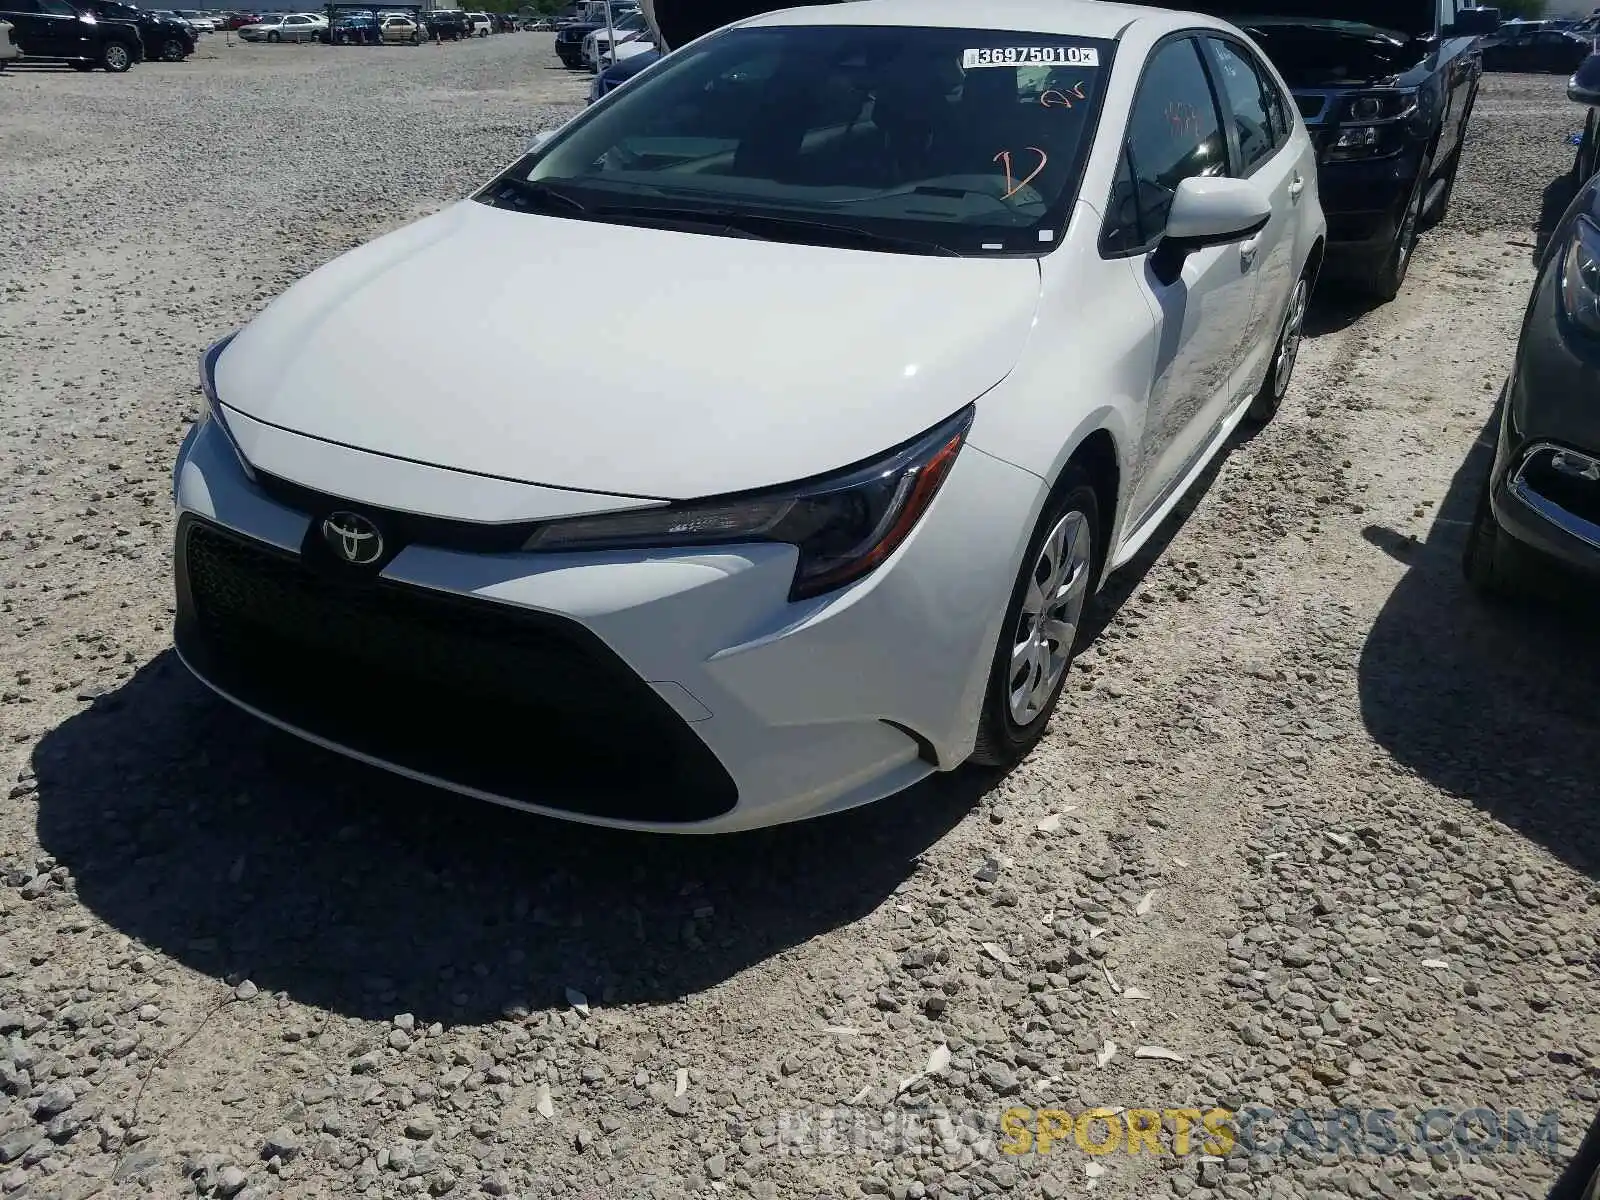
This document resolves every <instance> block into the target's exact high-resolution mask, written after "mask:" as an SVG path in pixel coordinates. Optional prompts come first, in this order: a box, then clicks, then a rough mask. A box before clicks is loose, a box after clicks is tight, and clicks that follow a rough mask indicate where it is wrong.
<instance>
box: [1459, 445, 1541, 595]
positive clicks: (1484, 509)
mask: <svg viewBox="0 0 1600 1200" xmlns="http://www.w3.org/2000/svg"><path fill="white" fill-rule="evenodd" d="M1492 479H1493V474H1492V473H1491V474H1488V475H1485V476H1484V479H1483V489H1482V490H1481V491H1480V492H1479V493H1478V507H1477V511H1476V512H1475V513H1474V514H1473V517H1472V528H1471V529H1469V530H1468V531H1467V544H1466V546H1465V547H1463V549H1462V551H1461V573H1462V575H1464V576H1465V577H1466V580H1467V582H1468V583H1469V584H1471V585H1472V588H1473V590H1474V591H1476V592H1477V593H1478V594H1479V595H1481V596H1484V597H1486V598H1491V599H1499V600H1509V599H1512V598H1514V597H1515V596H1517V595H1518V594H1520V593H1521V591H1522V579H1523V577H1524V574H1525V569H1526V567H1527V563H1528V554H1527V551H1525V550H1524V549H1523V547H1522V545H1521V543H1519V542H1518V541H1516V539H1515V538H1513V537H1511V536H1510V535H1509V534H1507V533H1506V532H1505V530H1503V529H1501V528H1500V523H1499V522H1498V521H1496V520H1495V519H1494V508H1493V506H1492V505H1491V504H1490V503H1489V488H1490V483H1491V480H1492Z"/></svg>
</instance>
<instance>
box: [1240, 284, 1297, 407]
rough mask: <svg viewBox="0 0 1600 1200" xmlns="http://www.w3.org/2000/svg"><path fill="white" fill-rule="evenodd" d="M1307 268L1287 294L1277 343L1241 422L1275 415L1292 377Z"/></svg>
mask: <svg viewBox="0 0 1600 1200" xmlns="http://www.w3.org/2000/svg"><path fill="white" fill-rule="evenodd" d="M1311 282H1312V280H1311V267H1310V266H1309V265H1307V267H1306V269H1305V270H1304V271H1302V272H1301V274H1300V278H1299V279H1298V280H1296V281H1295V285H1294V290H1293V291H1292V292H1290V293H1289V306H1288V307H1287V308H1286V309H1284V313H1283V324H1282V325H1280V326H1279V327H1278V341H1277V343H1276V344H1275V345H1274V346H1273V347H1272V362H1271V363H1270V364H1269V365H1268V367H1267V377H1266V378H1265V379H1263V380H1262V381H1261V390H1260V391H1259V392H1257V393H1256V397H1255V399H1254V400H1252V401H1250V407H1249V408H1248V409H1247V410H1245V420H1247V421H1249V422H1251V423H1253V424H1256V425H1265V424H1266V423H1267V422H1268V421H1270V420H1272V418H1273V417H1275V416H1277V415H1278V409H1279V408H1280V407H1282V405H1283V398H1284V397H1285V396H1287V395H1288V394H1289V383H1290V381H1291V380H1292V379H1293V377H1294V365H1295V363H1296V362H1297V361H1298V360H1299V357H1300V339H1301V337H1302V335H1303V333H1304V330H1305V321H1306V305H1307V304H1308V303H1309V302H1310V300H1311Z"/></svg>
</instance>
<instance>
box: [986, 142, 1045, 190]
mask: <svg viewBox="0 0 1600 1200" xmlns="http://www.w3.org/2000/svg"><path fill="white" fill-rule="evenodd" d="M1023 149H1024V150H1032V151H1033V152H1034V153H1035V154H1037V155H1038V156H1039V165H1038V166H1036V167H1034V168H1033V170H1031V171H1029V172H1028V173H1027V175H1025V176H1024V177H1023V178H1022V180H1021V181H1020V182H1019V181H1017V179H1016V176H1015V175H1013V174H1012V172H1011V151H1009V150H1002V151H1000V153H999V154H996V155H995V156H994V160H993V161H995V162H997V163H1000V164H1001V165H1002V166H1003V167H1004V168H1005V172H1006V194H1005V195H1004V196H1002V197H1001V199H1003V200H1009V199H1011V197H1013V196H1015V195H1016V194H1017V193H1018V192H1020V191H1021V190H1022V189H1023V188H1025V187H1027V186H1028V185H1029V184H1030V183H1032V182H1033V181H1034V180H1035V179H1037V178H1038V177H1039V172H1040V171H1042V170H1044V165H1045V163H1047V162H1049V161H1050V156H1049V155H1048V154H1046V153H1045V152H1044V151H1043V150H1041V149H1039V147H1037V146H1024V147H1023Z"/></svg>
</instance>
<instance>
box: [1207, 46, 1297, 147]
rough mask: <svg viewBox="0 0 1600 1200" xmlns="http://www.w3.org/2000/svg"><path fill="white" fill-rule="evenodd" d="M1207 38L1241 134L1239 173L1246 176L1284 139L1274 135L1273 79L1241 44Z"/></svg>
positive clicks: (1233, 119)
mask: <svg viewBox="0 0 1600 1200" xmlns="http://www.w3.org/2000/svg"><path fill="white" fill-rule="evenodd" d="M1207 40H1208V41H1209V42H1210V43H1211V49H1212V52H1213V53H1214V54H1215V56H1216V62H1217V74H1218V77H1219V82H1220V83H1221V84H1222V92H1223V95H1224V96H1225V97H1226V99H1227V102H1228V109H1229V113H1230V118H1231V120H1232V121H1233V127H1234V130H1235V131H1236V132H1237V133H1238V135H1239V173H1240V174H1241V175H1247V174H1249V173H1250V171H1252V170H1253V169H1254V168H1255V166H1256V164H1257V163H1261V162H1265V161H1266V160H1267V159H1269V158H1271V157H1272V152H1273V151H1274V150H1275V149H1277V148H1278V147H1279V146H1281V145H1282V144H1283V142H1284V138H1282V137H1276V136H1274V130H1273V127H1272V126H1273V114H1272V101H1271V99H1270V95H1271V93H1270V92H1269V90H1268V88H1269V87H1270V82H1269V81H1268V80H1266V79H1264V78H1263V77H1262V76H1261V74H1260V73H1259V72H1258V71H1257V70H1256V68H1255V64H1254V63H1252V62H1251V61H1250V59H1249V58H1248V57H1247V55H1246V53H1245V52H1244V50H1243V49H1241V48H1240V47H1239V46H1237V45H1235V44H1234V43H1233V42H1226V41H1223V40H1222V39H1221V38H1209V39H1207ZM1276 90H1277V89H1276V88H1273V89H1272V91H1276Z"/></svg>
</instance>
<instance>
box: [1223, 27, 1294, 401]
mask: <svg viewBox="0 0 1600 1200" xmlns="http://www.w3.org/2000/svg"><path fill="white" fill-rule="evenodd" d="M1206 48H1207V50H1208V51H1209V53H1210V60H1211V63H1212V67H1213V74H1214V76H1215V78H1216V80H1217V92H1218V94H1219V95H1220V96H1221V98H1222V102H1223V106H1224V108H1225V110H1226V121H1227V126H1228V136H1229V141H1230V144H1231V148H1232V160H1233V173H1234V174H1235V175H1238V176H1240V177H1241V178H1244V179H1250V180H1253V181H1254V182H1255V183H1256V184H1257V186H1259V187H1260V188H1261V190H1262V191H1264V192H1265V193H1267V195H1268V196H1269V197H1270V198H1271V200H1272V217H1271V219H1270V220H1268V222H1267V227H1266V228H1265V229H1263V230H1262V231H1261V232H1260V233H1258V234H1256V235H1255V237H1253V238H1251V239H1250V240H1249V241H1247V242H1244V243H1242V244H1241V245H1240V247H1239V253H1240V255H1241V256H1242V257H1243V259H1244V260H1245V262H1246V265H1253V267H1254V269H1255V273H1256V275H1257V282H1256V292H1255V305H1254V308H1253V309H1252V310H1251V314H1250V323H1249V327H1248V329H1247V330H1246V332H1245V337H1244V346H1245V352H1246V354H1247V355H1248V356H1249V364H1250V365H1249V377H1250V379H1251V380H1260V379H1262V378H1264V377H1265V372H1266V365H1267V358H1268V357H1269V356H1270V355H1271V353H1272V348H1273V346H1274V344H1275V343H1276V341H1277V333H1278V326H1279V324H1280V323H1281V322H1282V319H1283V315H1284V313H1285V311H1286V310H1287V308H1288V305H1289V295H1290V293H1291V292H1293V291H1294V285H1295V282H1296V281H1297V280H1298V279H1299V278H1300V259H1301V255H1302V253H1304V252H1305V251H1309V249H1310V247H1305V250H1304V251H1302V249H1301V248H1300V247H1299V246H1298V245H1296V237H1297V235H1298V233H1299V230H1300V224H1301V222H1300V200H1301V197H1303V196H1304V195H1305V194H1306V188H1307V186H1308V181H1307V179H1306V173H1305V172H1303V171H1302V166H1301V158H1302V154H1301V152H1302V151H1303V150H1304V149H1305V148H1306V147H1305V146H1304V145H1302V144H1301V139H1302V138H1303V136H1304V135H1301V134H1299V127H1298V126H1297V125H1296V124H1295V122H1294V117H1293V116H1292V115H1291V113H1290V110H1289V107H1288V101H1287V99H1286V98H1285V97H1284V95H1283V92H1282V91H1281V89H1279V87H1278V84H1277V81H1276V80H1275V79H1274V78H1273V75H1272V72H1271V71H1269V70H1268V69H1267V67H1266V66H1265V65H1264V64H1263V63H1262V62H1261V60H1260V59H1259V58H1258V57H1257V56H1256V53H1255V51H1254V50H1252V49H1251V48H1250V47H1249V46H1246V45H1245V44H1244V43H1243V42H1242V41H1239V40H1238V39H1236V38H1231V37H1227V36H1225V35H1220V34H1218V35H1212V36H1210V37H1208V38H1206ZM1251 260H1253V263H1252V261H1251ZM1213 415H1214V416H1215V417H1217V418H1219V419H1220V417H1222V416H1223V415H1225V414H1224V413H1215V414H1213Z"/></svg>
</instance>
